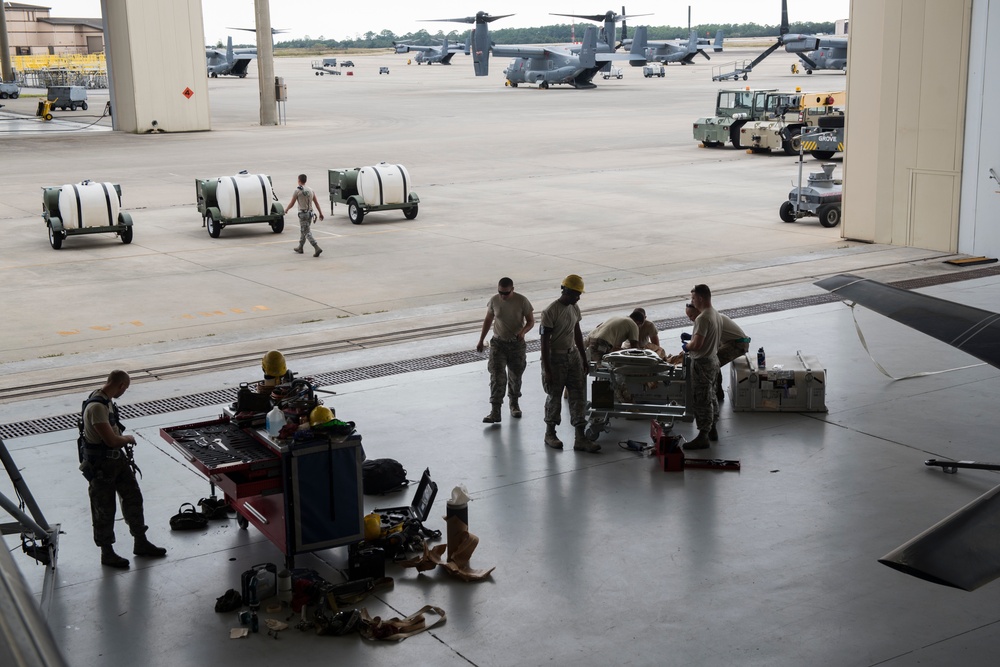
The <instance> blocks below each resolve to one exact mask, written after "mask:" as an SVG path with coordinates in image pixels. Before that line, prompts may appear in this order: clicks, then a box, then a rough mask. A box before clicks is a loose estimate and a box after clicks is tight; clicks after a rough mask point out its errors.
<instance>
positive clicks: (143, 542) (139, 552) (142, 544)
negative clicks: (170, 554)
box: [132, 535, 167, 558]
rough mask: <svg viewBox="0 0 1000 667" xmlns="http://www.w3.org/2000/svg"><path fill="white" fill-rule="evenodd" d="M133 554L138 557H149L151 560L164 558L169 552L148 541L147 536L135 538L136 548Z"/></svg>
mask: <svg viewBox="0 0 1000 667" xmlns="http://www.w3.org/2000/svg"><path fill="white" fill-rule="evenodd" d="M132 553H134V554H135V555H136V556H149V557H151V558H163V557H164V556H166V555H167V550H166V549H164V548H163V547H158V546H156V545H155V544H153V543H152V542H150V541H149V540H147V539H146V536H145V535H140V536H139V537H137V538H135V548H133V549H132Z"/></svg>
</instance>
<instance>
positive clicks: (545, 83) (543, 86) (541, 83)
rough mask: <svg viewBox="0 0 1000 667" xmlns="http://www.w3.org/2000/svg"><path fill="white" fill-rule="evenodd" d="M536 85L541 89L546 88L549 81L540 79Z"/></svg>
mask: <svg viewBox="0 0 1000 667" xmlns="http://www.w3.org/2000/svg"><path fill="white" fill-rule="evenodd" d="M538 87H539V88H541V89H542V90H546V89H548V87H549V82H548V81H540V82H539V83H538Z"/></svg>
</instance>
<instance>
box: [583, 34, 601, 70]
mask: <svg viewBox="0 0 1000 667" xmlns="http://www.w3.org/2000/svg"><path fill="white" fill-rule="evenodd" d="M596 54H597V28H595V27H594V26H590V27H589V28H587V31H586V32H585V33H583V41H582V42H581V43H580V65H581V66H582V67H597V58H596Z"/></svg>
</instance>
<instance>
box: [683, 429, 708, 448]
mask: <svg viewBox="0 0 1000 667" xmlns="http://www.w3.org/2000/svg"><path fill="white" fill-rule="evenodd" d="M708 447H709V442H708V431H698V437H697V438H695V439H694V440H692V441H691V442H685V443H684V449H708Z"/></svg>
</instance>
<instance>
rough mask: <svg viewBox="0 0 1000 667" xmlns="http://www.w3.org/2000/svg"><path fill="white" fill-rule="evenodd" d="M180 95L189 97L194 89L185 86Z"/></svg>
mask: <svg viewBox="0 0 1000 667" xmlns="http://www.w3.org/2000/svg"><path fill="white" fill-rule="evenodd" d="M181 95H183V96H184V97H186V98H188V99H191V96H192V95H194V91H193V90H191V89H190V88H185V89H184V92H183V93H181Z"/></svg>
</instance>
